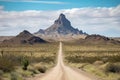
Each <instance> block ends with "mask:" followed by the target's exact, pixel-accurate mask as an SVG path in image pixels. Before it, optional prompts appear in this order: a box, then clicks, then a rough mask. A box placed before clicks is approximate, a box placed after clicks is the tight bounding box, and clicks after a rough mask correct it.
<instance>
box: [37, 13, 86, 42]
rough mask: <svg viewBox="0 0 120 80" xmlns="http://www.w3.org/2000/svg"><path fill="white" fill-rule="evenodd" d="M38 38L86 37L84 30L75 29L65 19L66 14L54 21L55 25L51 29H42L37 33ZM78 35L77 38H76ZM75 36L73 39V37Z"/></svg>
mask: <svg viewBox="0 0 120 80" xmlns="http://www.w3.org/2000/svg"><path fill="white" fill-rule="evenodd" d="M35 35H36V36H40V37H42V38H45V39H46V38H49V39H56V40H59V39H66V38H69V39H73V38H74V37H79V36H83V35H84V36H86V35H87V34H86V33H84V32H83V31H82V30H78V29H75V28H73V27H72V26H71V22H70V21H69V20H68V19H67V18H66V17H65V15H64V14H60V15H59V18H58V19H57V20H55V21H54V24H53V25H51V26H50V27H49V28H47V29H45V30H42V29H40V30H39V31H38V32H36V33H35ZM76 35H77V36H76ZM72 36H73V37H72Z"/></svg>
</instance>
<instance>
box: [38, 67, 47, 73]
mask: <svg viewBox="0 0 120 80" xmlns="http://www.w3.org/2000/svg"><path fill="white" fill-rule="evenodd" d="M38 71H40V72H41V73H45V72H46V67H45V66H42V67H39V68H38Z"/></svg>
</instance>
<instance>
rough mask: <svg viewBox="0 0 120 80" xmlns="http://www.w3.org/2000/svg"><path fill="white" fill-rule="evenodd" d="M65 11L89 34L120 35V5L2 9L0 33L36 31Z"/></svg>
mask: <svg viewBox="0 0 120 80" xmlns="http://www.w3.org/2000/svg"><path fill="white" fill-rule="evenodd" d="M60 13H64V14H65V15H66V17H67V18H68V19H69V20H70V21H71V24H72V26H73V27H75V28H79V29H81V30H83V31H85V32H87V33H89V34H102V35H106V36H119V37H120V5H119V6H116V7H111V8H106V7H99V8H98V7H97V8H72V9H62V10H53V11H37V10H27V11H4V10H3V6H1V9H0V35H16V34H18V33H19V32H21V31H22V30H24V29H27V30H29V31H31V32H36V31H37V30H39V29H40V28H42V29H45V28H48V27H50V25H51V24H53V22H54V20H55V19H57V18H58V16H59V14H60Z"/></svg>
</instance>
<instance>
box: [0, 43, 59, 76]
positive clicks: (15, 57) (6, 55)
mask: <svg viewBox="0 0 120 80" xmlns="http://www.w3.org/2000/svg"><path fill="white" fill-rule="evenodd" d="M58 45H59V44H58V43H46V44H40V45H27V46H26V45H25V46H23V45H22V46H11V47H10V46H9V47H0V70H1V71H2V72H3V73H2V74H1V76H2V77H6V78H10V77H9V76H11V75H10V73H11V72H16V71H17V73H18V74H20V75H22V74H23V73H26V74H25V75H26V76H27V74H28V75H29V76H30V75H31V76H32V75H33V74H34V73H38V72H39V69H40V70H43V68H44V67H45V66H46V67H45V68H44V70H43V71H44V72H45V71H46V70H48V69H49V68H51V67H52V66H54V65H55V63H56V56H57V55H56V53H57V50H58ZM23 58H25V59H27V60H28V61H29V66H28V70H27V71H25V72H24V70H21V69H22V67H23V65H22V59H23ZM36 64H39V65H40V67H39V69H38V68H36V67H35V66H34V65H36ZM30 67H32V68H33V69H32V70H30V69H29V68H30ZM43 71H42V72H43ZM40 72H41V71H40ZM6 73H8V74H9V75H8V76H4V74H6ZM12 76H13V75H12ZM26 76H25V77H26Z"/></svg>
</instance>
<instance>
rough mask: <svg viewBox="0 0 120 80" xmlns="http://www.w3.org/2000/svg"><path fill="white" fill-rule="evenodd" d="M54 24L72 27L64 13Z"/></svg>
mask: <svg viewBox="0 0 120 80" xmlns="http://www.w3.org/2000/svg"><path fill="white" fill-rule="evenodd" d="M54 24H58V25H61V26H65V27H71V23H70V21H69V20H68V19H66V17H65V15H64V14H62V13H61V14H60V15H59V18H58V19H57V20H55V22H54Z"/></svg>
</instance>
